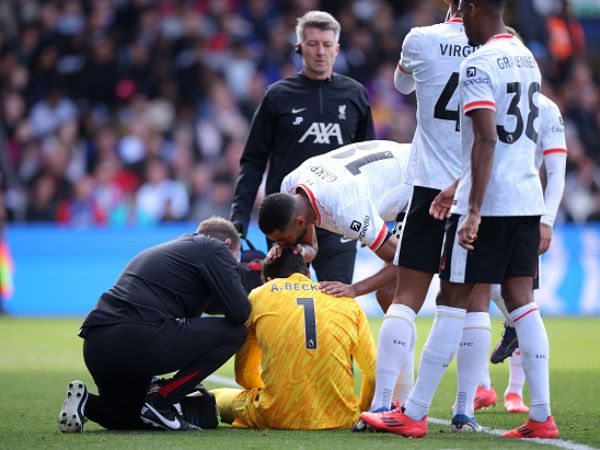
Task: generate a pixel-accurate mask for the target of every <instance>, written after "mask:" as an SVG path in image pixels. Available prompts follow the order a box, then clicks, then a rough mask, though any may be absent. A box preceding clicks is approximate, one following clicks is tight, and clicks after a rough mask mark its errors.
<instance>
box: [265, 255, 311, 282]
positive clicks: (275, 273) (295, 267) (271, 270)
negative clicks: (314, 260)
mask: <svg viewBox="0 0 600 450" xmlns="http://www.w3.org/2000/svg"><path fill="white" fill-rule="evenodd" d="M262 270H263V278H264V279H265V280H266V279H267V278H287V277H289V276H290V275H292V274H294V273H301V274H303V275H304V274H305V273H306V263H305V262H304V258H303V257H302V255H300V254H299V253H294V249H293V247H284V248H283V249H282V251H281V256H279V258H267V259H265V262H264V263H263V269H262Z"/></svg>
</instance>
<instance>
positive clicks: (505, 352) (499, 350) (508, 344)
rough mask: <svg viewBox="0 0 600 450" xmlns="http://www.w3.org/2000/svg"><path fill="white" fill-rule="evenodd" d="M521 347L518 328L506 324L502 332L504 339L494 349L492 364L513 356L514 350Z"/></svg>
mask: <svg viewBox="0 0 600 450" xmlns="http://www.w3.org/2000/svg"><path fill="white" fill-rule="evenodd" d="M517 348H519V339H518V338H517V330H516V329H515V328H514V327H510V326H508V325H507V324H506V323H505V324H504V333H502V340H501V341H500V342H498V345H496V348H494V350H493V351H492V355H491V356H490V361H491V362H492V364H498V363H501V362H503V361H504V360H505V359H506V358H508V357H509V356H511V355H512V354H513V352H514V351H515V350H516V349H517Z"/></svg>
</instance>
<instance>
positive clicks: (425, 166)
mask: <svg viewBox="0 0 600 450" xmlns="http://www.w3.org/2000/svg"><path fill="white" fill-rule="evenodd" d="M474 50H475V47H472V46H470V45H469V44H468V40H467V36H466V35H465V33H464V30H463V24H462V19H452V20H450V21H448V22H446V23H441V24H436V25H431V26H426V27H415V28H413V29H412V30H411V31H410V32H409V33H408V34H407V35H406V37H405V38H404V43H403V44H402V54H401V55H400V61H399V62H398V67H397V70H398V71H400V72H402V73H404V74H410V76H412V78H413V79H414V81H415V91H416V96H417V129H416V131H415V136H414V138H413V142H412V147H411V154H410V160H409V165H408V167H409V169H408V170H407V171H406V178H405V182H406V183H408V184H412V185H414V186H423V187H429V188H435V189H443V188H445V187H447V186H449V185H450V184H452V183H453V182H454V181H456V179H457V178H458V177H459V176H460V173H461V159H460V127H459V120H460V110H459V102H460V98H459V93H458V78H459V75H458V72H459V68H460V63H461V62H462V61H463V60H464V59H465V58H466V57H467V56H468V55H470V54H471V53H472V52H473V51H474Z"/></svg>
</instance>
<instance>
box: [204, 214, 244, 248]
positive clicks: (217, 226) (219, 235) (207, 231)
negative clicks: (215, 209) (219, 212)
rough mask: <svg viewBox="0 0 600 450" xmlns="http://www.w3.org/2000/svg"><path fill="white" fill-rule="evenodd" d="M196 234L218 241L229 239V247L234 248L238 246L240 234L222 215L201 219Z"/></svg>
mask: <svg viewBox="0 0 600 450" xmlns="http://www.w3.org/2000/svg"><path fill="white" fill-rule="evenodd" d="M196 234H203V235H205V236H210V237H213V238H215V239H218V240H220V241H223V242H225V241H226V240H227V239H231V248H232V249H236V248H238V247H239V246H240V235H239V234H238V232H237V230H236V229H235V227H234V226H233V224H232V223H231V222H230V221H229V220H227V219H224V218H223V217H217V216H214V217H211V218H210V219H206V220H203V221H202V222H200V225H198V228H197V229H196Z"/></svg>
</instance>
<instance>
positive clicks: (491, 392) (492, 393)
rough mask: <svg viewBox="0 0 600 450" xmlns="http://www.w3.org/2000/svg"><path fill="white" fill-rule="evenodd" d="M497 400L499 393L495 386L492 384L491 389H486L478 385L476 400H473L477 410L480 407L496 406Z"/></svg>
mask: <svg viewBox="0 0 600 450" xmlns="http://www.w3.org/2000/svg"><path fill="white" fill-rule="evenodd" d="M497 401H498V395H497V394H496V389H494V386H490V388H489V389H486V388H484V387H483V386H477V392H475V400H474V401H473V409H474V410H475V411H477V410H478V409H486V408H491V407H492V406H496V402H497Z"/></svg>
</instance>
